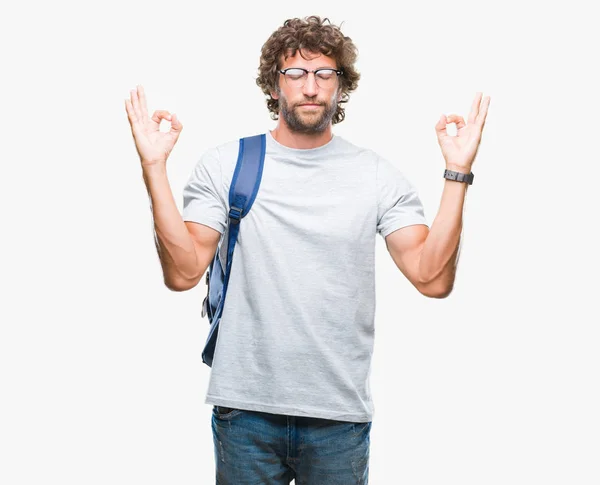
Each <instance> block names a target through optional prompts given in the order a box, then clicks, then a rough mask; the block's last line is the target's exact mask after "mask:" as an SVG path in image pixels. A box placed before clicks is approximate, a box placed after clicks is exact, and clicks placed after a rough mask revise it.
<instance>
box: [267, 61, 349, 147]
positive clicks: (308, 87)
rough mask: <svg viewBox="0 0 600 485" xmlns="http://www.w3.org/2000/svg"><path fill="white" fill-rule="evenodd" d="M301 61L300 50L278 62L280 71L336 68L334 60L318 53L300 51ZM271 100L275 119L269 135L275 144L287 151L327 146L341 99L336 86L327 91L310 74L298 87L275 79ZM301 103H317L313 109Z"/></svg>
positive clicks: (281, 78)
mask: <svg viewBox="0 0 600 485" xmlns="http://www.w3.org/2000/svg"><path fill="white" fill-rule="evenodd" d="M304 55H305V56H306V57H309V58H310V59H309V60H307V59H304V58H303V57H302V56H301V55H300V51H298V52H296V55H295V56H293V57H288V58H287V59H285V60H282V63H281V66H280V67H281V69H287V68H288V67H303V68H305V69H309V70H314V69H319V68H324V67H330V68H333V69H337V68H338V66H337V63H336V62H335V59H332V58H331V57H328V56H324V55H322V54H313V53H310V52H306V51H305V52H304ZM271 97H272V98H273V99H277V100H278V101H279V108H280V111H279V120H278V123H277V126H276V128H275V129H274V130H272V131H271V135H273V138H275V139H276V140H277V141H278V142H279V143H281V144H282V145H285V146H289V147H291V148H316V147H319V146H322V145H324V144H326V143H328V142H329V141H330V140H331V138H332V136H333V134H332V122H331V120H332V118H333V115H334V114H335V111H336V109H337V103H338V102H339V101H340V100H341V93H340V91H339V84H336V85H334V86H333V87H332V88H331V89H323V88H321V87H319V85H318V84H317V82H316V80H315V76H314V74H313V73H310V74H309V75H308V79H307V80H306V82H305V83H304V86H302V87H301V88H292V87H290V86H288V84H287V83H286V82H285V79H284V77H283V75H282V76H279V85H278V86H277V90H276V91H273V92H271ZM305 103H317V104H318V105H320V106H319V107H317V108H308V107H303V106H301V105H302V104H305Z"/></svg>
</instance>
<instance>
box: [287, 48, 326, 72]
mask: <svg viewBox="0 0 600 485" xmlns="http://www.w3.org/2000/svg"><path fill="white" fill-rule="evenodd" d="M288 67H304V68H307V69H318V68H320V67H333V68H336V69H337V63H336V62H335V59H334V58H333V57H329V56H326V55H324V54H321V53H320V52H310V51H306V50H304V51H302V52H301V51H300V49H298V50H297V51H296V54H295V55H294V56H292V55H291V52H288V53H287V58H286V57H285V56H282V60H281V69H286V68H288Z"/></svg>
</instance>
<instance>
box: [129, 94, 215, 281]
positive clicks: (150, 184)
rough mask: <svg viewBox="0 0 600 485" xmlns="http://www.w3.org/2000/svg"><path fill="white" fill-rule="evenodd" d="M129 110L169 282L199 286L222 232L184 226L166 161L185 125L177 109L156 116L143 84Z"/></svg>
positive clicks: (161, 256)
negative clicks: (165, 129) (164, 127)
mask: <svg viewBox="0 0 600 485" xmlns="http://www.w3.org/2000/svg"><path fill="white" fill-rule="evenodd" d="M125 109H126V111H127V119H128V120H129V124H130V126H131V132H132V134H133V138H134V141H135V147H136V150H137V152H138V155H139V156H140V162H141V164H142V174H143V178H144V182H145V183H146V189H147V191H148V196H149V197H150V205H151V210H152V215H153V217H154V243H155V245H156V250H157V252H158V257H159V259H160V264H161V266H162V269H163V277H164V282H165V285H166V286H167V288H169V289H171V290H173V291H184V290H188V289H190V288H193V287H194V286H196V285H197V284H198V281H200V278H202V275H203V274H204V272H205V271H206V268H207V267H208V265H209V264H210V261H211V260H212V258H213V257H214V254H215V251H216V248H217V245H218V242H219V239H220V233H219V232H218V231H216V230H215V229H212V228H210V227H208V226H204V225H201V224H195V223H192V222H189V223H188V222H186V223H185V224H184V221H183V217H182V216H181V214H180V213H179V210H178V209H177V206H176V205H175V201H174V200H173V194H172V192H171V188H170V186H169V181H168V180H167V169H166V163H167V158H168V157H169V154H170V153H171V151H172V150H173V147H174V146H175V143H176V142H177V139H178V138H179V135H180V133H181V130H182V129H183V125H182V124H181V122H180V121H179V119H178V118H177V116H176V115H175V114H174V113H173V114H171V113H169V112H168V111H165V110H157V111H155V112H154V114H153V115H152V117H151V118H150V117H149V116H148V107H147V103H146V94H145V92H144V88H143V86H141V85H138V86H137V87H136V89H132V90H131V92H130V99H126V100H125ZM162 120H168V121H170V122H171V129H170V130H169V131H168V132H161V131H160V129H159V127H160V123H161V121H162ZM201 213H202V214H203V212H201Z"/></svg>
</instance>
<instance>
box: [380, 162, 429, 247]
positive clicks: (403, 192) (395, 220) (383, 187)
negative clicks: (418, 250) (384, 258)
mask: <svg viewBox="0 0 600 485" xmlns="http://www.w3.org/2000/svg"><path fill="white" fill-rule="evenodd" d="M414 224H425V225H426V226H428V224H427V220H426V219H425V211H424V208H423V204H422V203H421V199H420V198H419V195H418V193H417V190H416V188H415V187H414V185H413V184H412V183H411V182H410V181H409V180H408V179H407V178H406V177H405V176H404V175H403V174H402V172H401V171H400V169H399V168H398V167H396V166H395V165H394V164H392V163H391V162H390V161H389V160H386V159H385V158H381V157H379V158H378V161H377V232H379V234H381V236H382V237H383V238H385V237H386V236H388V235H389V234H390V233H392V232H394V231H396V230H398V229H401V228H403V227H405V226H412V225H414Z"/></svg>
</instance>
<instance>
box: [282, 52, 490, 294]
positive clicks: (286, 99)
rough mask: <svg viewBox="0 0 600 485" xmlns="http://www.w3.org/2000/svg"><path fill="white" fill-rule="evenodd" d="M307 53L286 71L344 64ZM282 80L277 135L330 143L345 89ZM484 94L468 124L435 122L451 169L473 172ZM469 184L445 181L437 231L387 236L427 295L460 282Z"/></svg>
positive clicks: (416, 228)
mask: <svg viewBox="0 0 600 485" xmlns="http://www.w3.org/2000/svg"><path fill="white" fill-rule="evenodd" d="M304 55H305V57H308V59H305V58H304V57H302V56H301V55H300V52H297V53H296V55H294V56H293V57H288V58H287V59H282V64H281V66H280V67H281V69H286V68H288V67H303V68H305V69H309V70H311V69H318V68H320V67H332V68H337V67H338V66H337V64H336V61H335V59H333V58H331V57H328V56H325V55H323V54H320V53H308V52H304ZM278 82H279V85H278V86H277V89H276V90H275V91H273V92H272V93H271V96H272V97H273V98H274V99H278V100H279V103H280V113H279V114H280V117H279V121H278V124H277V127H276V128H275V129H274V130H273V131H271V134H272V135H273V137H274V138H275V139H276V140H277V141H278V142H279V143H281V144H282V145H286V146H289V147H292V148H316V147H319V146H322V145H324V144H326V143H328V142H329V141H330V140H331V137H332V123H331V117H332V116H333V113H334V112H335V105H336V103H337V102H338V101H339V100H340V99H341V98H340V97H341V94H340V92H339V89H337V88H332V89H330V90H324V89H322V88H320V87H319V86H318V85H317V83H316V82H315V78H314V75H312V74H309V76H308V79H307V81H306V83H305V84H304V86H302V87H301V88H291V87H290V86H288V85H287V83H286V82H285V80H284V79H283V76H279V81H278ZM482 96H483V93H480V92H479V93H477V94H476V95H475V99H474V100H473V103H472V105H471V112H470V113H469V117H468V121H467V122H465V120H464V118H463V117H462V116H459V115H457V114H450V115H448V116H446V115H441V116H440V118H439V120H438V122H437V123H436V125H435V132H436V135H437V140H438V144H439V146H440V148H441V150H442V155H443V157H444V160H445V161H446V168H448V169H450V170H454V171H457V172H463V173H470V172H471V166H472V165H473V163H474V161H475V157H476V155H477V150H478V148H479V144H480V141H481V133H482V131H483V126H484V124H485V119H486V116H487V111H488V106H489V103H490V97H489V96H487V97H485V98H482ZM311 101H313V102H316V103H319V104H321V106H320V107H319V108H317V109H310V110H309V109H307V108H303V107H302V106H301V104H303V103H307V102H311ZM450 123H456V127H457V135H456V136H450V135H448V133H447V131H446V126H447V125H448V124H450ZM324 125H326V126H324ZM311 128H312V129H311ZM467 187H468V185H467V184H465V183H463V182H456V181H451V180H445V185H444V190H443V193H442V200H441V203H440V208H439V211H438V213H437V215H436V218H435V219H434V221H433V223H432V225H431V229H430V228H428V227H427V226H426V225H423V224H415V225H412V226H407V227H404V228H401V229H398V230H397V231H394V232H393V233H391V234H389V235H388V236H387V237H386V240H385V241H386V246H387V249H388V251H389V253H390V255H391V257H392V259H393V260H394V263H395V264H396V266H397V267H398V268H399V269H400V271H401V272H402V273H403V274H404V276H405V277H406V278H407V279H408V280H409V281H410V282H411V283H412V284H413V286H414V287H415V288H416V289H417V290H418V291H419V292H420V293H422V294H423V295H425V296H428V297H431V298H445V297H447V296H448V295H449V294H450V293H451V291H452V288H453V286H454V281H455V277H456V267H457V264H458V258H459V247H460V246H459V243H460V234H461V230H462V212H463V209H464V199H465V195H466V191H467Z"/></svg>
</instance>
